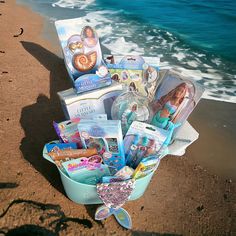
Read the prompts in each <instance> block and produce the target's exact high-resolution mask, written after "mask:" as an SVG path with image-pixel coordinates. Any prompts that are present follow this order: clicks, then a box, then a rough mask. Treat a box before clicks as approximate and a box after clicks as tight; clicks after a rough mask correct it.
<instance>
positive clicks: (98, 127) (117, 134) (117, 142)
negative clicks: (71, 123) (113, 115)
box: [77, 120, 125, 171]
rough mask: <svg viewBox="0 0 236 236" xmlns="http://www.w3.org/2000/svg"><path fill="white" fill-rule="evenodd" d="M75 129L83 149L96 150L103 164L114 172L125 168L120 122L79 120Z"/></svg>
mask: <svg viewBox="0 0 236 236" xmlns="http://www.w3.org/2000/svg"><path fill="white" fill-rule="evenodd" d="M77 127H78V131H79V134H80V137H81V141H82V145H83V147H84V148H96V149H97V151H98V153H99V154H100V155H102V157H103V162H104V163H105V164H107V165H108V166H111V167H114V169H115V170H116V171H117V170H120V169H121V168H122V167H123V166H125V155H124V145H123V137H122V131H121V123H120V121H118V120H107V121H105V120H104V121H99V120H96V121H94V120H90V121H86V120H81V121H80V122H79V123H78V125H77Z"/></svg>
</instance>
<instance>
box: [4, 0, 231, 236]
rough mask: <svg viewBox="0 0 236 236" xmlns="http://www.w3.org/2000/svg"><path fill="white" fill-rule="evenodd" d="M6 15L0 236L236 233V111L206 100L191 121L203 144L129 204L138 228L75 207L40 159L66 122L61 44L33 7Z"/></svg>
mask: <svg viewBox="0 0 236 236" xmlns="http://www.w3.org/2000/svg"><path fill="white" fill-rule="evenodd" d="M0 9H1V10H0V22H1V23H0V25H1V34H0V42H1V44H0V88H1V92H0V96H1V99H0V104H1V109H0V111H1V115H0V124H1V129H0V133H1V135H0V138H1V147H0V155H1V159H0V167H1V172H0V188H1V191H0V235H8V236H10V235H11V236H12V235H135V236H138V235H236V211H235V207H236V194H235V187H236V185H235V181H236V174H235V173H236V172H235V171H234V170H235V160H234V159H233V157H234V156H235V151H236V145H235V140H236V139H235V136H236V132H235V131H236V124H235V117H236V107H235V104H231V103H224V102H216V101H210V100H202V101H201V102H200V104H199V105H198V107H197V108H196V109H195V111H194V112H193V114H192V115H191V116H190V119H189V121H190V123H191V124H192V125H193V126H194V128H196V130H197V131H198V132H199V133H200V137H199V140H197V141H196V142H195V143H194V144H193V145H191V146H190V147H189V148H188V150H187V152H186V155H184V156H183V157H174V156H168V157H166V158H164V159H163V160H162V161H161V164H160V167H159V168H158V170H157V171H156V173H155V175H154V177H153V179H152V181H151V184H150V185H149V187H148V189H147V191H146V192H145V194H144V196H143V197H141V198H140V199H138V200H135V201H130V202H128V203H127V204H125V206H124V208H125V209H126V210H127V211H128V212H129V213H130V215H131V217H132V220H133V229H132V230H125V229H123V228H122V227H120V226H119V225H118V223H117V222H116V220H115V219H114V218H113V217H109V218H108V219H107V220H105V221H103V222H98V221H95V220H94V213H95V211H96V208H97V206H96V205H87V206H84V205H79V204H76V203H74V202H72V201H71V200H69V199H68V197H67V196H66V194H65V192H64V190H63V186H62V183H61V180H60V177H59V174H58V171H57V169H56V167H55V166H54V165H52V164H50V163H49V162H47V161H46V160H44V159H43V158H42V148H43V146H44V144H45V143H46V142H49V141H51V140H54V139H56V134H55V132H54V130H53V127H52V121H53V120H56V121H62V120H64V116H63V112H62V109H61V106H60V103H59V99H58V97H57V92H58V91H61V90H65V89H68V88H70V87H71V85H70V82H69V79H68V78H67V77H68V75H67V72H66V69H65V65H64V62H63V60H62V59H61V58H60V57H58V56H57V55H56V50H57V49H56V48H58V47H55V45H52V44H51V42H49V41H47V40H46V39H44V38H43V37H42V28H43V24H44V21H43V19H42V17H41V16H39V15H37V14H35V13H34V12H32V11H31V10H30V9H29V8H26V7H22V6H19V5H16V3H15V1H11V0H8V1H0ZM20 28H22V29H23V33H22V34H21V35H19V36H18V34H19V33H20V32H21V30H20ZM55 44H58V46H59V43H58V41H57V42H55ZM209 157H210V158H209ZM209 159H210V160H211V161H209Z"/></svg>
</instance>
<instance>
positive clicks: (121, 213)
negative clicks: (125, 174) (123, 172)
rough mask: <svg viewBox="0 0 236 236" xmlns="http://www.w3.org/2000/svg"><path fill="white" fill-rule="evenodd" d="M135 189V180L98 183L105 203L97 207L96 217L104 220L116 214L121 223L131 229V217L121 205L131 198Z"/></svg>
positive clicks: (98, 189)
mask: <svg viewBox="0 0 236 236" xmlns="http://www.w3.org/2000/svg"><path fill="white" fill-rule="evenodd" d="M133 189H134V180H127V181H121V182H113V183H101V184H97V193H98V195H99V197H100V198H101V200H102V201H103V202H104V204H105V205H103V206H100V207H99V208H98V209H97V211H96V213H95V219H96V220H104V219H106V218H108V217H109V216H111V215H114V216H115V218H116V220H117V221H118V223H119V224H121V225H122V226H123V227H125V228H127V229H131V227H132V221H131V217H130V215H129V214H128V212H127V211H126V210H124V209H123V208H121V207H122V206H123V205H124V204H125V202H126V201H127V200H128V199H129V197H130V195H131V193H132V191H133Z"/></svg>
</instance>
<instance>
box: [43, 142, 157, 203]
mask: <svg viewBox="0 0 236 236" xmlns="http://www.w3.org/2000/svg"><path fill="white" fill-rule="evenodd" d="M53 142H58V141H53ZM43 157H44V158H45V159H46V160H48V161H50V162H52V163H54V162H53V161H52V159H51V158H50V157H49V156H48V155H47V149H46V146H44V148H43ZM58 171H59V173H60V176H61V181H62V184H63V187H64V189H65V192H66V194H67V196H68V197H69V198H70V199H71V200H72V201H73V202H76V203H79V204H100V203H102V201H101V199H100V198H99V196H98V194H97V187H96V185H88V184H83V183H79V182H76V181H74V180H72V179H71V178H69V177H68V176H67V175H66V174H65V173H63V171H61V170H60V168H58ZM153 174H154V171H153V172H151V173H150V174H148V175H147V176H145V177H143V178H140V179H137V180H136V181H135V188H134V190H133V192H132V194H131V196H130V198H129V200H136V199H138V198H140V197H141V196H142V195H143V194H144V192H145V191H146V189H147V187H148V184H149V182H150V181H151V178H152V176H153Z"/></svg>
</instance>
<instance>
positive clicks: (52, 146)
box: [46, 143, 77, 152]
mask: <svg viewBox="0 0 236 236" xmlns="http://www.w3.org/2000/svg"><path fill="white" fill-rule="evenodd" d="M46 148H47V151H48V152H51V151H52V150H55V149H56V150H58V149H59V150H63V149H77V143H47V144H46Z"/></svg>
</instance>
